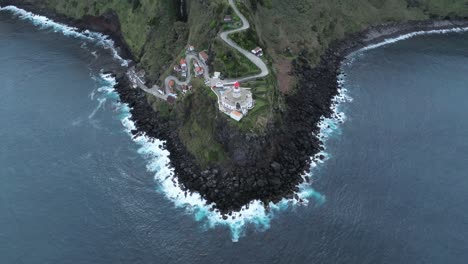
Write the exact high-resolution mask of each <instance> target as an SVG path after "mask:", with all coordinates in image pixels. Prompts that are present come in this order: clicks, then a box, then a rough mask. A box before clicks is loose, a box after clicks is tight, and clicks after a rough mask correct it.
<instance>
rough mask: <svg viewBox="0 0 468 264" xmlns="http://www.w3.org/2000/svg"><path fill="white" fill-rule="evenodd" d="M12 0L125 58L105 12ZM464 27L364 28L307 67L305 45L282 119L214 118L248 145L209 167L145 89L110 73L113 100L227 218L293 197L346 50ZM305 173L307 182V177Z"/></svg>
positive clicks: (114, 23)
mask: <svg viewBox="0 0 468 264" xmlns="http://www.w3.org/2000/svg"><path fill="white" fill-rule="evenodd" d="M18 2H19V1H0V4H1V5H7V4H14V5H16V6H18V7H20V8H23V9H25V10H28V11H31V12H33V13H36V14H40V15H45V16H47V17H49V18H51V19H54V20H56V21H58V22H61V23H65V24H68V25H71V26H74V27H77V28H80V29H83V30H84V29H89V30H93V31H98V32H102V33H104V34H107V35H110V36H111V37H112V38H113V39H114V41H115V43H116V46H118V47H119V48H120V51H121V56H122V57H124V58H132V55H131V53H130V51H129V49H128V48H127V46H126V45H125V41H124V40H123V37H122V36H121V34H120V25H119V21H118V18H117V16H116V15H115V14H112V13H111V12H109V13H106V14H105V15H104V16H102V17H92V16H87V17H85V18H83V19H81V20H72V19H69V18H66V17H63V16H59V15H57V14H53V13H51V12H50V11H48V10H45V9H41V8H37V7H35V6H34V5H33V4H31V3H30V2H28V1H23V2H24V4H19V3H18ZM28 3H29V4H28ZM466 26H468V21H447V20H437V21H436V20H434V21H422V22H421V21H417V22H407V23H404V24H387V25H381V26H377V27H371V28H369V29H367V30H365V31H363V32H360V33H357V34H353V35H350V36H348V37H347V38H346V39H344V40H340V41H337V42H335V43H333V44H332V45H331V46H330V48H329V49H328V50H327V51H326V52H325V53H324V54H323V56H322V58H321V62H320V63H319V65H318V66H316V67H311V64H310V62H309V61H308V60H307V51H303V53H302V54H300V56H299V57H298V58H297V59H296V60H295V61H294V63H293V66H294V67H293V68H294V74H295V76H296V77H297V78H298V79H299V80H300V82H299V83H301V84H302V85H301V86H300V87H298V90H299V91H300V92H298V93H296V94H294V95H290V96H287V97H286V98H285V99H286V104H287V106H288V109H287V110H286V111H285V112H284V113H282V119H281V120H282V121H281V122H280V123H276V124H273V125H271V126H270V127H269V129H268V132H267V134H266V135H264V136H256V135H238V134H236V133H234V135H231V134H229V133H230V131H229V130H228V126H227V125H226V122H225V121H222V120H220V121H219V122H218V128H219V131H220V132H219V137H220V138H219V139H218V140H219V141H225V140H230V143H227V144H226V146H225V147H226V149H228V150H229V151H230V152H231V153H234V154H233V155H236V154H235V153H236V151H237V149H239V148H245V147H246V146H249V145H248V144H247V145H236V144H237V142H241V140H239V139H242V141H244V140H246V142H248V143H250V146H252V147H250V148H251V149H248V150H244V151H243V152H242V153H241V154H239V156H242V158H240V159H239V162H235V163H233V164H232V166H227V167H226V166H225V167H223V168H219V167H216V166H212V167H210V168H204V169H203V170H202V169H201V168H200V167H199V166H198V165H197V164H196V162H195V159H194V158H193V157H192V156H191V154H190V153H189V152H188V151H187V150H186V148H185V146H184V145H183V144H182V142H181V140H180V138H179V136H178V133H177V126H178V124H177V123H176V122H173V121H171V120H164V119H162V118H159V117H158V115H157V113H155V112H154V110H153V109H152V107H151V106H150V104H149V103H148V102H147V98H146V94H145V93H144V92H143V91H141V90H139V89H132V88H130V87H131V86H130V85H129V82H128V80H127V79H126V77H125V75H123V74H122V72H117V73H116V76H117V80H118V85H117V87H116V90H117V91H118V93H119V95H120V99H121V101H122V102H124V103H127V104H128V105H129V106H130V107H131V113H132V119H133V121H134V123H135V125H136V127H137V130H136V131H132V133H133V134H134V135H137V134H140V133H145V134H146V135H148V136H149V137H152V138H158V139H161V140H165V141H166V142H167V143H166V145H165V147H166V148H167V150H169V152H170V160H171V166H173V167H174V169H175V172H176V175H177V177H178V179H179V182H180V183H181V184H182V186H181V187H182V189H183V190H186V191H187V192H193V191H195V192H198V193H200V194H201V195H202V196H203V197H204V198H205V199H206V201H207V203H208V204H211V203H215V204H216V208H213V209H214V210H215V209H216V210H219V211H220V212H221V213H222V214H223V215H225V217H227V216H226V214H229V213H231V212H232V211H238V210H240V209H241V208H242V206H244V205H248V203H249V202H250V201H252V200H261V201H262V202H263V203H264V204H265V205H267V204H268V203H269V202H278V201H280V200H281V199H283V198H290V199H294V198H295V199H298V200H299V197H297V195H295V192H297V191H298V185H299V184H300V183H302V182H303V181H304V178H303V177H302V175H304V172H308V171H309V169H310V163H311V157H313V156H315V155H316V154H317V153H318V152H320V151H321V150H322V149H321V142H320V140H319V139H318V138H317V137H316V136H315V135H316V134H317V132H318V129H319V128H318V126H317V124H318V123H319V121H320V118H321V117H322V116H324V117H330V115H331V114H332V110H331V104H332V98H333V97H334V96H336V95H337V93H338V88H339V87H338V83H337V76H338V75H339V74H340V67H341V63H342V62H343V60H345V57H346V56H347V55H348V54H350V53H352V52H353V51H356V50H359V49H361V48H363V47H365V46H368V45H372V44H375V43H379V42H381V41H383V40H385V39H387V38H393V37H397V36H399V35H402V34H407V33H410V32H414V31H422V30H423V31H427V30H433V29H451V28H454V27H466ZM318 158H319V159H320V158H323V157H318ZM305 179H306V180H308V178H307V177H305Z"/></svg>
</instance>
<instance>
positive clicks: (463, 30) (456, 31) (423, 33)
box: [358, 27, 468, 52]
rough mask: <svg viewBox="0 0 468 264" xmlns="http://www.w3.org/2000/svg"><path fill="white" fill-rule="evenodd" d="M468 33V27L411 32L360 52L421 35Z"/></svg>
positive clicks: (367, 47)
mask: <svg viewBox="0 0 468 264" xmlns="http://www.w3.org/2000/svg"><path fill="white" fill-rule="evenodd" d="M467 31H468V27H455V28H450V29H434V30H421V31H415V32H411V33H408V34H403V35H400V36H398V37H395V38H388V39H385V40H383V41H382V42H379V43H376V44H372V45H369V46H366V47H364V48H362V49H360V50H359V51H366V50H371V49H375V48H379V47H382V46H385V45H388V44H392V43H395V42H398V41H402V40H405V39H409V38H413V37H416V36H421V35H433V34H447V33H463V32H467ZM359 51H358V52H359Z"/></svg>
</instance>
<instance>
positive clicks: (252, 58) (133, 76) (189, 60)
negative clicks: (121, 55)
mask: <svg viewBox="0 0 468 264" xmlns="http://www.w3.org/2000/svg"><path fill="white" fill-rule="evenodd" d="M228 1H229V5H231V7H232V9H233V10H234V12H235V13H236V14H237V16H239V18H240V19H241V21H242V27H240V28H238V29H233V30H229V31H225V32H222V33H221V34H220V35H219V36H220V38H221V39H222V40H223V41H224V42H226V44H227V45H229V46H231V47H232V48H234V49H236V50H237V51H239V52H240V53H241V54H242V55H244V56H245V57H246V58H247V59H249V60H250V61H251V62H252V63H253V64H255V65H256V66H257V67H258V68H259V69H260V70H261V72H260V73H259V74H256V75H252V76H246V77H241V78H237V79H232V80H224V81H222V82H223V83H225V84H232V83H234V82H236V81H238V82H245V81H250V80H255V79H260V78H263V77H266V76H268V74H270V72H269V70H268V66H267V65H266V64H265V62H263V60H262V59H261V58H259V57H257V56H256V55H254V54H252V53H251V52H250V51H248V50H245V49H243V48H241V47H240V46H239V45H237V43H235V42H234V41H233V40H232V39H230V38H229V35H231V34H234V33H238V32H242V31H245V30H248V29H249V28H250V23H249V21H248V20H247V18H245V16H244V15H242V13H241V12H240V11H239V9H238V8H237V6H236V3H235V0H228ZM185 60H186V62H187V78H186V80H185V81H180V80H179V79H178V78H177V77H175V76H172V75H171V76H168V77H167V78H166V79H165V80H164V87H165V91H166V94H165V95H162V94H160V93H159V92H158V90H159V89H160V87H158V86H156V85H155V86H154V87H153V88H152V89H149V88H148V87H147V86H146V85H145V84H144V83H143V82H142V81H141V80H140V78H138V76H137V75H136V73H135V72H129V73H128V74H129V76H130V78H131V79H132V80H134V81H135V82H136V84H137V85H138V87H139V88H140V89H142V90H144V91H145V92H147V93H150V94H152V95H154V96H156V97H158V98H161V99H163V100H167V97H168V94H169V82H170V81H171V80H172V81H174V83H175V84H176V86H181V85H188V84H189V83H190V82H191V81H192V61H193V60H195V61H197V63H198V64H199V65H200V66H201V67H203V70H204V73H203V76H204V78H205V80H210V81H211V78H210V76H209V69H208V66H206V65H205V64H204V63H202V62H201V61H200V60H199V59H198V57H197V55H196V53H189V54H187V56H186V57H185ZM213 92H214V93H215V94H216V95H217V96H218V101H219V94H218V93H217V92H216V91H214V90H213ZM218 103H219V102H218Z"/></svg>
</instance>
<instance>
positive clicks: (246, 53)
mask: <svg viewBox="0 0 468 264" xmlns="http://www.w3.org/2000/svg"><path fill="white" fill-rule="evenodd" d="M229 5H231V7H232V9H233V10H234V12H235V13H236V14H237V16H239V18H240V19H241V20H242V27H240V28H238V29H233V30H229V31H225V32H222V33H221V34H220V37H221V39H222V40H223V41H224V42H226V44H228V45H229V46H231V47H233V48H234V49H236V50H237V51H239V52H240V53H242V55H244V56H245V57H247V59H249V60H250V61H251V62H252V63H253V64H255V65H256V66H257V67H258V68H259V69H260V70H261V73H259V74H257V75H252V76H247V77H241V78H239V79H236V80H225V82H233V81H239V82H245V81H249V80H254V79H259V78H263V77H266V76H268V74H270V72H269V70H268V67H267V65H266V64H265V62H263V60H262V59H260V58H259V57H257V56H255V55H254V54H252V53H251V52H250V51H248V50H245V49H243V48H241V47H240V46H239V45H237V43H235V42H234V41H233V40H232V39H230V38H229V35H231V34H234V33H238V32H242V31H245V30H247V29H249V28H250V23H249V21H248V20H247V18H245V16H244V15H242V13H241V12H240V11H239V9H238V8H237V6H236V3H235V2H234V0H229Z"/></svg>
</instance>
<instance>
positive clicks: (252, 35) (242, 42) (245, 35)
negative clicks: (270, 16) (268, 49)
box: [229, 28, 260, 50]
mask: <svg viewBox="0 0 468 264" xmlns="http://www.w3.org/2000/svg"><path fill="white" fill-rule="evenodd" d="M229 37H230V38H231V39H232V40H233V41H235V42H236V43H237V44H239V46H241V47H242V48H243V49H246V50H253V49H254V48H256V47H258V46H259V42H260V41H259V39H258V36H257V33H256V32H255V31H254V30H253V29H252V28H250V29H248V30H246V31H243V32H238V33H235V34H232V35H230V36H229Z"/></svg>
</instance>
